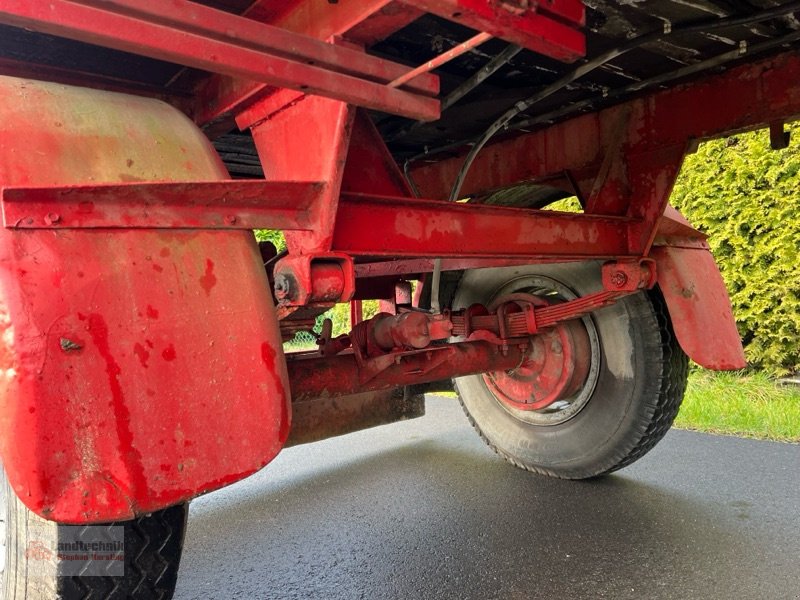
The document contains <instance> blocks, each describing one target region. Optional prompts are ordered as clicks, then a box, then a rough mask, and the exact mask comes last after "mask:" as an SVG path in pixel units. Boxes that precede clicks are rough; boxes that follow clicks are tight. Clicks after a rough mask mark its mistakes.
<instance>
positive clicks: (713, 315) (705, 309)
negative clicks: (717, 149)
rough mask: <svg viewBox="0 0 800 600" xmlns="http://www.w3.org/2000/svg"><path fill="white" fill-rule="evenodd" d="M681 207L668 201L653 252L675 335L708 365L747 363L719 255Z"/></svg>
mask: <svg viewBox="0 0 800 600" xmlns="http://www.w3.org/2000/svg"><path fill="white" fill-rule="evenodd" d="M704 239H705V236H704V235H703V234H701V233H700V232H699V231H697V230H696V229H694V228H693V227H692V226H691V224H690V223H689V222H688V221H687V220H686V219H685V218H684V217H683V215H681V214H680V213H679V212H678V211H677V210H675V209H674V208H672V207H671V206H668V207H667V210H666V212H665V213H664V216H663V217H662V219H661V224H660V227H659V241H658V242H657V243H659V244H662V245H660V246H656V247H654V248H653V250H652V252H651V256H652V258H654V259H655V261H656V265H657V268H658V285H659V288H661V292H662V294H664V300H665V301H666V303H667V309H668V310H669V314H670V319H671V321H672V328H673V330H674V331H675V337H676V338H677V339H678V343H679V344H680V345H681V348H683V351H684V352H685V353H686V354H687V355H688V356H689V358H691V359H692V360H693V361H695V362H696V363H697V364H699V365H700V366H702V367H705V368H707V369H714V370H718V371H730V370H735V369H743V368H745V367H746V366H747V360H746V359H745V356H744V350H743V349H742V340H741V338H740V337H739V332H738V331H737V329H736V320H735V319H734V317H733V310H732V309H731V301H730V298H729V297H728V290H727V289H726V288H725V282H724V281H723V279H722V275H721V274H720V272H719V268H718V267H717V263H716V262H715V261H714V257H713V256H712V255H711V252H710V251H709V250H708V248H707V246H706V244H705V243H704V241H703V240H704Z"/></svg>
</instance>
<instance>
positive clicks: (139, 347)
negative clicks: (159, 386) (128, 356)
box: [133, 342, 150, 369]
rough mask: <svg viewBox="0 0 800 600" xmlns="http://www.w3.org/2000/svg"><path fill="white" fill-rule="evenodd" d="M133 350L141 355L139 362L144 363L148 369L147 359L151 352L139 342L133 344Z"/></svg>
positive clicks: (137, 354)
mask: <svg viewBox="0 0 800 600" xmlns="http://www.w3.org/2000/svg"><path fill="white" fill-rule="evenodd" d="M133 352H134V354H136V356H137V357H139V362H140V363H142V366H143V367H144V368H145V369H146V368H147V359H149V358H150V353H149V352H148V351H147V350H145V349H144V346H142V345H141V344H140V343H138V342H137V343H136V344H134V345H133Z"/></svg>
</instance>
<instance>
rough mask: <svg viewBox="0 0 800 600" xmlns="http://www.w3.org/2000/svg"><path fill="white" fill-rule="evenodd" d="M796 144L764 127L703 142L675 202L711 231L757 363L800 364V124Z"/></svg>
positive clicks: (775, 370)
mask: <svg viewBox="0 0 800 600" xmlns="http://www.w3.org/2000/svg"><path fill="white" fill-rule="evenodd" d="M788 129H789V130H790V131H791V133H792V140H791V143H790V145H789V148H787V149H785V150H778V151H774V150H772V149H771V148H770V144H769V133H768V132H767V131H765V130H762V131H757V132H752V133H746V134H740V135H736V136H733V137H730V138H728V139H724V140H715V141H711V142H707V143H704V144H702V145H701V146H700V148H699V150H698V151H697V153H695V154H693V155H691V156H688V157H687V159H686V161H685V163H684V166H683V170H682V171H681V175H680V177H679V179H678V181H677V183H676V185H675V189H674V191H673V193H672V197H671V200H670V202H671V203H672V204H673V205H674V206H675V207H676V208H677V209H678V210H680V211H681V212H682V213H683V214H684V215H685V216H686V218H687V219H689V221H691V222H692V224H693V225H694V226H695V227H697V228H698V229H700V230H702V231H704V232H705V233H707V234H709V236H710V239H709V243H710V245H711V248H712V251H713V253H714V257H715V258H716V260H717V263H718V264H719V266H720V269H721V271H722V276H723V278H724V279H725V283H726V284H727V286H728V291H729V292H730V294H731V301H732V303H733V311H734V314H735V315H736V321H737V325H738V327H739V333H740V334H741V336H742V339H743V340H744V343H745V351H746V353H747V358H748V361H749V362H750V364H751V365H752V366H754V367H756V368H759V369H763V370H765V371H767V372H770V373H772V374H778V375H784V374H787V373H792V372H798V371H800V263H798V252H800V123H795V124H793V125H792V126H790V127H789V128H788Z"/></svg>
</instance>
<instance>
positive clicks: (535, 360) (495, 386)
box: [483, 319, 592, 410]
mask: <svg viewBox="0 0 800 600" xmlns="http://www.w3.org/2000/svg"><path fill="white" fill-rule="evenodd" d="M591 354H592V353H591V344H590V341H589V335H588V333H587V332H586V328H585V326H584V324H583V322H582V321H581V320H577V319H576V320H573V321H568V322H565V323H562V324H560V325H558V326H556V327H554V328H552V329H549V330H547V331H544V332H542V333H540V334H538V335H536V336H534V337H532V338H531V349H530V351H529V352H528V354H527V356H526V359H525V360H524V361H523V362H522V364H520V365H519V366H518V367H517V368H515V369H512V370H510V371H494V372H491V373H485V374H484V375H483V380H484V382H485V383H486V386H487V387H488V388H489V390H490V391H491V392H492V393H493V394H494V396H495V397H496V398H497V399H498V400H499V401H500V402H502V403H503V404H506V405H507V406H509V407H511V408H514V409H517V410H541V409H543V408H547V407H548V406H550V405H551V404H553V403H554V402H557V401H559V400H562V399H565V398H569V397H571V396H573V395H574V394H576V393H577V392H578V391H579V390H580V389H581V388H582V386H583V385H584V383H585V382H586V379H587V376H588V374H589V369H590V366H591Z"/></svg>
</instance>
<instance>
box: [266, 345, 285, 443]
mask: <svg viewBox="0 0 800 600" xmlns="http://www.w3.org/2000/svg"><path fill="white" fill-rule="evenodd" d="M261 361H262V362H263V363H264V365H266V367H267V370H268V371H269V372H270V373H276V372H278V363H277V356H276V354H275V349H274V348H273V347H272V345H271V344H270V343H269V342H262V344H261ZM275 385H276V387H277V389H278V395H279V397H282V398H285V404H284V409H283V410H282V411H281V426H280V430H279V432H278V439H279V440H280V442H281V444H283V443H284V442H285V441H286V439H287V438H288V437H289V430H290V429H291V414H292V413H291V410H292V398H291V396H290V395H289V394H287V393H286V389H285V388H284V387H283V383H282V382H281V379H280V377H276V378H275Z"/></svg>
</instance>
